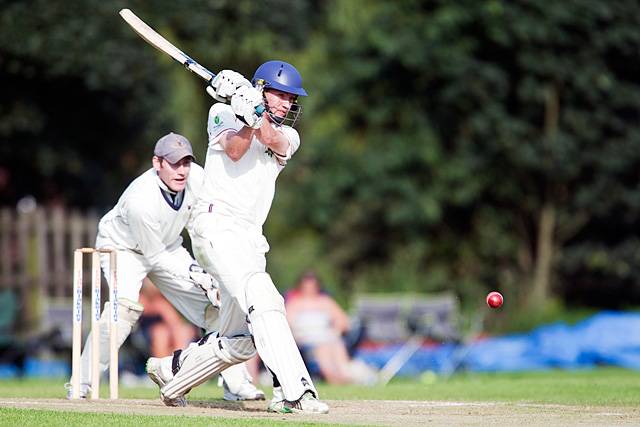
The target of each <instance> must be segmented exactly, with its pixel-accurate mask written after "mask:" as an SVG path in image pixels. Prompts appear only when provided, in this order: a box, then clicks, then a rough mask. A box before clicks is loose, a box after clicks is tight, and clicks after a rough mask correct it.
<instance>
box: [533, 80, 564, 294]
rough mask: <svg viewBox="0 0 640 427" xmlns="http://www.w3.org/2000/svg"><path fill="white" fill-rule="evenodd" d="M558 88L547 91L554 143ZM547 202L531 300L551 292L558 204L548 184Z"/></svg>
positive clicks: (547, 130) (547, 125)
mask: <svg viewBox="0 0 640 427" xmlns="http://www.w3.org/2000/svg"><path fill="white" fill-rule="evenodd" d="M558 98H559V96H558V88H557V87H556V85H555V84H553V83H551V84H549V85H548V86H547V87H546V90H545V106H544V107H545V111H544V113H545V114H544V136H545V138H546V139H547V141H548V143H551V142H552V141H553V139H554V138H555V137H556V135H557V134H558V121H559V119H560V100H559V99H558ZM545 193H546V194H545V201H544V203H543V205H542V210H541V211H540V217H539V221H538V236H537V239H536V243H537V244H536V258H535V268H534V272H533V283H532V292H531V298H530V303H532V304H533V305H537V304H539V303H543V302H544V301H545V300H546V299H547V298H548V297H549V294H550V293H551V292H550V290H551V273H552V271H551V270H552V264H553V257H554V242H555V228H556V206H555V203H554V202H553V195H554V191H553V187H551V184H547V190H546V191H545Z"/></svg>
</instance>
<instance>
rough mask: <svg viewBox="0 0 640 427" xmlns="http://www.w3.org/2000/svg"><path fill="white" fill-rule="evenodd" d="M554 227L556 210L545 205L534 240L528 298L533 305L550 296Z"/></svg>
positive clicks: (549, 205) (549, 204)
mask: <svg viewBox="0 0 640 427" xmlns="http://www.w3.org/2000/svg"><path fill="white" fill-rule="evenodd" d="M555 226H556V208H555V206H554V205H553V204H551V203H545V205H544V206H543V207H542V211H541V212H540V222H539V225H538V236H537V237H538V238H537V239H536V240H537V248H536V261H535V269H534V272H533V284H532V292H531V297H530V302H531V303H532V304H534V305H535V304H538V303H541V302H544V301H545V300H546V299H547V298H548V296H549V294H550V288H551V267H552V264H553V256H554V230H555Z"/></svg>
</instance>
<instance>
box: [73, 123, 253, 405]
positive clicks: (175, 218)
mask: <svg viewBox="0 0 640 427" xmlns="http://www.w3.org/2000/svg"><path fill="white" fill-rule="evenodd" d="M153 154H154V155H153V159H152V164H153V167H152V168H151V169H149V170H147V171H146V172H144V173H143V174H142V175H140V176H139V177H138V178H136V179H135V180H134V181H133V182H132V183H131V184H130V185H129V186H128V187H127V189H126V190H125V191H124V193H123V194H122V196H121V197H120V199H119V200H118V203H117V204H116V206H115V207H114V208H113V209H111V210H110V211H109V212H108V213H107V214H106V215H104V216H103V217H102V219H101V220H100V223H99V225H98V235H97V238H96V247H97V248H109V249H116V250H117V260H118V261H117V262H118V269H117V283H118V322H117V328H118V330H117V338H118V347H120V346H121V345H122V344H123V343H124V341H125V340H126V338H127V337H128V336H129V334H130V333H131V330H132V328H133V326H134V325H135V324H136V322H137V321H138V319H139V317H140V315H141V314H142V311H143V308H144V307H142V305H140V304H139V303H138V301H139V295H140V289H141V287H142V281H143V279H144V278H145V277H146V276H148V277H149V279H150V280H151V281H152V282H153V283H154V284H155V285H156V286H157V287H158V289H159V290H160V291H161V292H162V294H163V295H164V296H165V297H166V298H167V300H168V301H169V302H170V303H171V304H172V305H173V306H174V307H175V308H176V309H177V310H178V311H179V312H180V313H181V314H182V315H183V316H184V317H185V318H186V319H187V320H189V321H190V322H191V323H193V324H194V325H196V326H198V327H200V328H202V329H204V330H205V331H207V332H211V331H212V330H213V329H214V328H215V327H216V325H217V319H218V311H219V308H220V302H219V301H220V300H219V297H218V285H217V283H216V282H215V281H214V280H213V278H212V277H211V276H210V275H209V274H207V273H205V272H204V270H203V269H202V268H201V267H200V266H199V265H198V264H197V263H196V262H195V261H194V260H193V258H192V257H191V255H190V254H189V252H188V251H187V250H186V249H185V248H184V247H183V246H182V236H181V233H182V231H183V229H184V228H185V226H186V224H187V222H188V221H189V219H190V216H191V213H192V210H193V207H194V203H195V201H196V198H197V193H198V191H199V189H200V186H201V183H202V182H203V178H204V171H203V169H202V168H201V167H200V166H198V165H197V164H195V163H193V160H194V159H195V157H194V155H193V150H192V148H191V144H190V143H189V141H188V140H187V139H186V138H185V137H184V136H182V135H178V134H175V133H170V134H168V135H165V136H163V137H162V138H160V139H159V140H158V142H157V143H156V145H155V149H154V152H153ZM100 264H101V268H102V271H103V272H105V276H107V281H109V280H110V278H109V275H108V274H107V272H108V271H109V256H108V255H102V256H101V257H100ZM109 306H110V303H109V302H106V303H105V306H104V310H103V312H102V316H101V319H100V323H101V328H100V370H101V371H105V370H106V369H107V367H108V364H109V321H108V318H109V316H108V313H109V308H110V307H109ZM91 352H92V348H91V334H90V335H89V337H87V341H86V344H85V346H84V349H83V351H82V356H81V366H82V378H80V388H81V389H80V396H81V397H83V398H85V397H86V396H87V395H88V394H89V392H90V379H91V366H90V365H91V363H90V361H91ZM155 369H156V367H154V366H147V371H148V372H149V373H150V376H151V378H152V379H153V380H154V381H155V382H156V383H158V385H159V386H161V387H162V386H164V382H163V381H162V378H161V377H160V376H159V375H153V372H155ZM222 377H223V378H224V387H225V399H228V400H256V399H264V393H263V392H262V391H260V390H258V389H257V388H256V387H255V386H254V385H253V384H252V383H251V377H250V375H249V373H248V371H247V370H246V367H245V366H244V365H239V366H238V367H233V368H232V369H227V370H225V371H224V372H222ZM66 387H67V390H68V397H70V396H71V385H70V384H67V385H66ZM165 403H166V404H167V405H170V406H184V405H185V404H186V402H185V400H184V399H183V398H178V399H172V400H165Z"/></svg>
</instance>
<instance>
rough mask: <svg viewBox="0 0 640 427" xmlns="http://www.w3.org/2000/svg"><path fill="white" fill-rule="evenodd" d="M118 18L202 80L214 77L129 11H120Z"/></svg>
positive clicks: (209, 79) (213, 74)
mask: <svg viewBox="0 0 640 427" xmlns="http://www.w3.org/2000/svg"><path fill="white" fill-rule="evenodd" d="M120 16H121V17H122V19H124V20H125V22H126V23H127V24H129V26H130V27H131V28H132V29H133V30H134V31H135V32H136V33H138V35H139V36H140V37H142V38H143V39H144V40H145V41H146V42H147V43H149V44H150V45H151V46H153V47H155V48H156V49H158V50H160V51H161V52H164V53H166V54H168V55H169V56H171V57H172V58H173V59H175V60H176V61H178V62H179V63H181V64H182V65H184V66H185V67H186V68H187V69H188V70H189V71H192V72H193V73H195V74H197V75H198V76H199V77H200V78H202V79H203V80H206V81H211V79H213V78H214V77H215V73H212V72H211V71H209V70H207V69H206V68H205V67H203V66H202V65H200V64H198V63H197V62H196V61H194V60H193V59H192V58H191V57H189V55H187V54H185V53H184V52H183V51H181V50H180V49H178V48H177V47H176V46H174V45H173V44H172V43H171V42H170V41H169V40H167V39H165V38H164V37H163V36H162V35H160V33H158V32H157V31H156V30H154V29H153V28H151V27H150V26H149V25H147V24H146V23H145V22H144V21H143V20H142V19H140V18H138V16H136V14H135V13H133V12H132V11H131V10H130V9H122V10H121V11H120Z"/></svg>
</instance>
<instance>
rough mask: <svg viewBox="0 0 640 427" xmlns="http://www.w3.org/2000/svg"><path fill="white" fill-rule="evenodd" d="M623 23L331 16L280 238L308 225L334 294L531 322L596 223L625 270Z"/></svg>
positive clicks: (393, 13)
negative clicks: (504, 299)
mask: <svg viewBox="0 0 640 427" xmlns="http://www.w3.org/2000/svg"><path fill="white" fill-rule="evenodd" d="M639 7H640V6H639V5H638V4H637V2H634V1H613V2H607V3H602V2H598V1H583V2H534V1H526V0H522V1H512V2H506V1H497V0H495V1H482V2H475V1H462V2H440V1H418V0H413V1H411V0H408V1H404V2H402V3H395V2H388V1H369V0H367V1H364V0H363V1H350V2H343V1H335V2H332V4H331V7H328V9H327V10H328V11H329V14H328V17H327V24H326V27H323V33H322V34H319V35H317V36H316V37H314V38H313V41H312V43H311V44H310V47H309V49H308V50H307V51H306V52H305V55H304V57H303V58H301V60H300V61H301V62H302V63H303V64H304V69H305V71H306V74H305V75H310V76H311V77H310V79H307V81H308V82H309V83H308V85H309V86H310V93H311V94H312V96H311V97H310V98H309V100H306V101H305V102H306V106H305V108H306V109H307V111H306V112H305V115H306V120H305V122H304V123H305V125H304V126H305V127H304V135H305V138H304V143H305V145H303V147H304V149H303V150H301V154H300V158H301V159H302V161H300V160H298V161H297V162H293V163H292V166H291V169H292V170H291V171H289V173H288V174H287V175H286V177H287V178H285V179H287V180H290V181H292V182H295V185H296V186H297V187H298V188H299V190H298V191H299V193H301V194H304V203H299V202H297V201H296V199H295V198H293V197H292V198H291V199H289V200H286V202H285V199H286V196H285V198H284V199H283V205H282V206H283V207H282V209H283V211H286V212H287V216H286V218H287V221H288V223H289V227H290V228H291V229H292V230H299V229H300V228H302V227H304V226H306V225H308V224H311V225H312V229H313V230H314V234H315V235H316V236H322V237H321V239H322V240H323V244H322V245H321V246H320V247H318V249H317V253H316V255H317V257H318V258H320V259H324V260H328V261H327V263H328V264H333V265H336V266H338V271H339V272H340V274H341V276H340V279H341V280H342V281H343V282H345V283H347V284H349V286H350V288H349V290H354V289H367V290H372V289H388V288H391V287H393V288H396V289H398V288H399V289H422V290H438V289H446V288H451V287H455V288H456V289H458V291H459V292H461V293H462V294H464V295H466V296H469V297H471V298H472V300H474V301H482V300H481V299H480V298H481V295H482V294H483V293H484V291H485V290H486V289H487V288H488V287H496V286H498V287H500V288H502V289H506V291H507V292H508V293H509V294H510V295H508V297H511V300H514V299H516V298H515V297H518V298H519V299H521V300H522V301H523V302H524V301H525V300H526V301H528V302H529V303H531V304H532V305H534V306H535V305H537V304H538V303H540V302H543V301H545V300H546V299H547V298H548V297H549V296H550V294H551V293H552V292H553V289H552V286H551V285H552V283H554V282H555V283H556V284H558V285H562V286H563V288H566V289H569V288H570V287H572V286H575V285H576V283H573V282H572V281H571V282H570V281H569V279H570V278H571V277H572V276H573V277H576V276H577V275H580V274H585V273H586V271H585V267H588V265H585V264H584V261H583V259H584V258H583V257H584V256H589V255H591V254H590V252H589V251H586V253H584V252H583V251H584V249H585V247H586V246H585V245H589V244H592V243H590V241H591V240H592V239H598V241H601V240H600V239H601V237H602V236H601V233H602V231H603V226H604V227H607V228H606V230H607V232H608V233H610V232H611V231H612V230H611V229H612V226H611V223H612V222H613V223H618V224H620V223H622V224H620V225H621V226H622V230H621V231H616V232H613V233H612V234H608V237H610V241H609V242H608V243H607V244H606V246H608V247H616V246H618V245H625V246H626V247H629V245H631V247H632V248H635V249H634V250H635V252H634V251H633V250H632V251H628V254H629V255H631V254H633V253H635V254H636V255H635V256H636V260H635V261H636V262H637V253H638V245H637V241H638V239H637V230H638V213H640V212H639V211H638V209H639V207H640V206H639V205H638V200H639V197H640V189H639V187H638V172H637V171H638V170H639V169H638V166H640V139H639V138H638V136H639V135H638V128H637V123H638V118H639V117H638V112H639V111H640V86H639V85H638V83H640V79H639V78H638V75H639V73H638V71H639V70H638V67H639V66H638V64H637V61H635V60H634V59H635V58H637V53H638V49H637V46H639V45H640V44H639V43H638V42H639V41H640V40H639V38H640V26H638V24H639V23H640V22H639V21H640V10H639ZM279 206H280V205H279ZM620 212H624V215H620ZM632 230H633V231H632ZM633 242H636V243H633ZM563 250H566V251H568V253H571V254H572V257H571V260H572V261H571V263H570V264H566V263H564V258H563V257H562V255H563ZM580 253H583V255H578V254H580ZM621 262H622V261H621ZM629 262H632V259H628V260H627V261H625V262H623V263H629ZM559 267H560V268H559ZM578 270H579V271H578ZM629 271H631V270H630V269H629ZM559 272H561V273H562V274H563V275H562V276H558V273H559ZM587 275H588V274H587ZM556 279H559V280H556ZM617 279H618V277H609V278H608V280H614V281H615V280H617ZM601 286H607V284H606V283H602V284H601ZM635 287H636V289H638V288H640V286H639V284H638V281H637V279H635ZM636 295H637V293H636Z"/></svg>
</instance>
